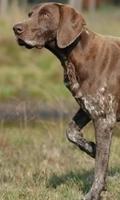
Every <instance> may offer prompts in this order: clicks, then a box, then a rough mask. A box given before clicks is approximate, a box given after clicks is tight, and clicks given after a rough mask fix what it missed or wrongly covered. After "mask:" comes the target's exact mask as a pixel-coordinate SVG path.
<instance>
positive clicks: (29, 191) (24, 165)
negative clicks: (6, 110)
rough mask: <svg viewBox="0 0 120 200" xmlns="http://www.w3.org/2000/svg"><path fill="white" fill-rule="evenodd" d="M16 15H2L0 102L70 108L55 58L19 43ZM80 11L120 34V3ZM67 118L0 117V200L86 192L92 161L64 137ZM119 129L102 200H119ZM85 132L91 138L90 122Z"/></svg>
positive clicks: (99, 27)
mask: <svg viewBox="0 0 120 200" xmlns="http://www.w3.org/2000/svg"><path fill="white" fill-rule="evenodd" d="M15 16H16V17H15ZM15 16H14V15H12V13H11V14H10V15H9V16H8V17H6V19H0V101H7V102H9V101H11V100H16V99H17V100H18V99H23V100H26V99H29V100H38V101H41V102H45V103H50V104H52V105H58V106H59V104H61V103H63V102H67V104H70V105H71V107H72V106H73V102H74V100H73V99H72V97H71V95H70V94H69V92H68V91H67V90H66V89H65V87H64V85H63V83H62V80H63V78H62V68H61V66H60V63H59V62H58V61H57V59H55V57H54V56H53V55H52V54H50V53H49V52H48V51H46V50H43V51H38V50H32V51H28V50H26V49H24V48H21V47H19V46H17V44H16V41H15V38H14V35H13V33H12V24H13V23H14V22H15V21H17V20H18V18H24V15H23V17H22V16H21V13H20V11H19V12H16V15H15ZM84 16H85V18H86V21H88V24H89V27H91V29H92V30H94V31H97V32H99V33H103V34H109V35H110V34H111V35H116V36H120V8H111V7H109V8H105V9H104V8H103V10H100V11H97V12H96V13H94V14H89V15H88V14H87V13H84ZM74 104H75V103H74ZM75 112H76V111H75ZM67 123H68V122H63V121H58V122H54V121H49V122H48V121H39V122H38V123H36V124H32V125H31V123H27V122H26V121H25V122H24V123H23V122H21V123H18V124H15V125H13V124H12V125H5V124H4V122H0V200H80V199H81V198H82V196H83V195H85V194H86V193H87V191H88V190H89V189H90V187H91V183H92V180H93V172H94V160H92V159H91V158H89V157H88V156H87V155H85V154H84V153H82V152H81V151H79V149H78V148H76V147H75V146H74V145H72V144H70V143H69V142H68V141H67V139H66V136H65V129H66V127H67ZM119 132H120V130H119V128H117V129H115V131H114V133H115V134H114V135H115V136H114V137H113V143H112V149H111V150H112V151H111V157H110V167H109V174H108V192H106V193H104V194H103V196H104V198H103V199H104V200H120V148H119V147H120V145H119V143H120V137H119ZM85 134H86V137H88V138H93V139H94V136H93V131H92V126H91V125H90V126H88V127H87V128H86V129H85Z"/></svg>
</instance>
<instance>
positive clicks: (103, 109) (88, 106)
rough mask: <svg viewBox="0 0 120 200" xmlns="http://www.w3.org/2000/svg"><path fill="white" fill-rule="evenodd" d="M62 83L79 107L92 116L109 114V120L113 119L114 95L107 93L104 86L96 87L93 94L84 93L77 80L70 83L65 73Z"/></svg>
mask: <svg viewBox="0 0 120 200" xmlns="http://www.w3.org/2000/svg"><path fill="white" fill-rule="evenodd" d="M64 83H65V86H66V87H67V88H68V89H69V90H70V92H71V93H72V95H73V97H74V98H75V99H76V101H77V102H78V104H79V105H80V106H81V108H82V109H84V110H85V111H86V112H88V113H89V114H90V115H91V116H92V117H93V118H96V117H99V116H105V115H107V114H111V120H114V119H113V118H114V107H115V101H114V96H113V95H112V94H110V93H107V92H106V91H105V87H100V88H98V89H97V90H96V91H95V93H94V94H93V93H92V94H85V93H84V91H82V90H81V88H80V87H79V84H78V83H77V82H74V83H72V82H71V81H70V80H69V79H68V76H67V75H66V73H65V74H64ZM72 84H74V85H72ZM73 88H74V89H73Z"/></svg>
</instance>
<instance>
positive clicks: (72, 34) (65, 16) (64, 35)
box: [57, 5, 86, 48]
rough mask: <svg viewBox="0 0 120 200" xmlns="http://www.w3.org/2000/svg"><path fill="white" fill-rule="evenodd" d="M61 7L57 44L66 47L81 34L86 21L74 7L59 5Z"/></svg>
mask: <svg viewBox="0 0 120 200" xmlns="http://www.w3.org/2000/svg"><path fill="white" fill-rule="evenodd" d="M59 9H60V23H59V28H58V32H57V44H58V47H59V48H66V47H68V46H69V45H71V44H72V43H73V42H74V41H75V40H76V39H77V38H78V37H79V36H80V34H81V32H82V29H83V26H84V25H85V24H86V23H85V20H84V19H83V17H82V16H81V15H80V13H79V12H77V11H76V10H75V9H74V8H72V7H70V6H67V5H59Z"/></svg>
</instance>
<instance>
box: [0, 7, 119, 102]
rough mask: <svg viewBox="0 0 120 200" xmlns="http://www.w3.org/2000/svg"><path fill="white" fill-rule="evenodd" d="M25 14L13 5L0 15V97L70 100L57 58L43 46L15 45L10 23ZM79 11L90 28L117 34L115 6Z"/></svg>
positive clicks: (103, 32) (117, 23) (104, 32)
mask: <svg viewBox="0 0 120 200" xmlns="http://www.w3.org/2000/svg"><path fill="white" fill-rule="evenodd" d="M13 11H14V10H13ZM25 15H26V13H25V12H24V11H22V10H20V9H17V10H16V9H15V12H11V14H10V15H9V16H8V17H6V18H5V19H2V18H1V19H0V100H5V99H6V100H9V99H14V98H15V99H16V98H22V99H26V98H28V99H34V98H35V99H36V98H37V99H39V100H41V101H46V102H52V103H54V102H55V101H60V100H63V101H67V103H69V102H71V101H72V102H73V101H74V100H73V98H72V97H71V94H70V93H69V91H68V90H67V89H66V88H65V87H64V84H63V69H62V67H61V64H60V62H59V61H58V60H57V58H55V56H54V55H52V54H51V53H50V52H48V51H47V50H42V51H39V50H36V49H34V50H27V49H25V48H23V47H20V46H18V45H17V43H16V40H15V36H14V34H13V31H12V26H13V23H15V21H20V20H22V19H24V18H25ZM83 15H84V16H85V19H86V21H87V24H88V26H89V27H90V29H91V30H93V31H96V32H99V33H102V34H110V35H116V36H119V35H120V26H119V22H120V12H119V8H115V7H110V6H109V7H103V8H101V9H100V10H99V11H97V12H95V13H94V14H91V13H89V14H88V13H86V12H85V13H83ZM109 22H110V24H109Z"/></svg>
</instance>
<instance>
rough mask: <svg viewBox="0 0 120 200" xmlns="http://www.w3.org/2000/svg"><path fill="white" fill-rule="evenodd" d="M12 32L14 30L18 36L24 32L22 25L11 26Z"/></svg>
mask: <svg viewBox="0 0 120 200" xmlns="http://www.w3.org/2000/svg"><path fill="white" fill-rule="evenodd" d="M13 30H14V32H15V34H17V35H20V34H22V33H23V31H24V27H23V25H22V24H16V25H14V26H13Z"/></svg>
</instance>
